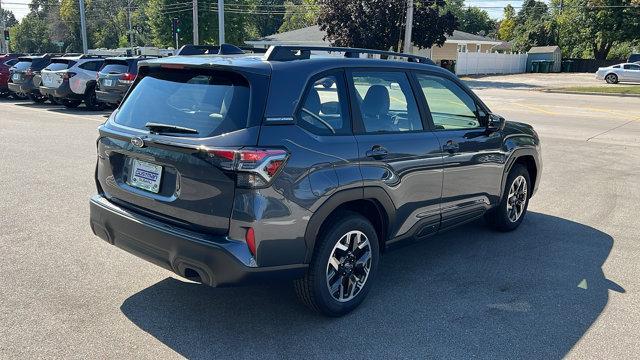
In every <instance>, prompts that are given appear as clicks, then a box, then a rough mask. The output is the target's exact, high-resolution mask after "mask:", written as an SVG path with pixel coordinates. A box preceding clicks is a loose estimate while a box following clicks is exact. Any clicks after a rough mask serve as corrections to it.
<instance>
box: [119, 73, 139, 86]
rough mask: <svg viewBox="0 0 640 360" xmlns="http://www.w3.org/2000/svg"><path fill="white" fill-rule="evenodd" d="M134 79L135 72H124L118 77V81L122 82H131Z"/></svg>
mask: <svg viewBox="0 0 640 360" xmlns="http://www.w3.org/2000/svg"><path fill="white" fill-rule="evenodd" d="M135 79H136V74H131V73H124V74H122V77H121V78H120V82H121V83H123V84H131V83H133V81H134V80H135Z"/></svg>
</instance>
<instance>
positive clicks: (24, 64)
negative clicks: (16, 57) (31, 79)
mask: <svg viewBox="0 0 640 360" xmlns="http://www.w3.org/2000/svg"><path fill="white" fill-rule="evenodd" d="M31 64H32V62H31V61H25V60H20V61H19V62H18V63H17V64H15V65H13V67H14V68H15V69H16V70H27V69H28V68H30V67H31Z"/></svg>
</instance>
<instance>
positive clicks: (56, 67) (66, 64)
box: [45, 61, 76, 71]
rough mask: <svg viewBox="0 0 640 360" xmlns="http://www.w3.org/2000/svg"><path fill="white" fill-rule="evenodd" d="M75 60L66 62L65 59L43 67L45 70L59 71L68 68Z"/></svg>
mask: <svg viewBox="0 0 640 360" xmlns="http://www.w3.org/2000/svg"><path fill="white" fill-rule="evenodd" d="M75 63H76V62H75V61H71V62H67V61H60V62H54V63H51V64H49V65H47V67H46V68H45V69H46V70H51V71H59V70H66V69H68V68H70V67H71V66H73V64H75Z"/></svg>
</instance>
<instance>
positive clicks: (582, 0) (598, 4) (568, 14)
mask: <svg viewBox="0 0 640 360" xmlns="http://www.w3.org/2000/svg"><path fill="white" fill-rule="evenodd" d="M563 5H564V6H563V8H562V9H561V8H560V7H559V4H558V3H557V2H556V3H554V6H555V7H556V13H557V16H556V18H557V22H558V27H559V34H560V39H561V43H562V45H563V47H564V48H565V52H567V53H570V54H572V55H576V54H580V53H582V55H590V56H593V57H595V58H596V59H598V60H604V59H606V58H607V57H608V55H609V52H610V51H611V49H613V48H614V47H616V46H617V45H618V46H619V45H621V44H623V43H625V42H629V41H635V40H637V39H639V38H640V0H565V1H564V4H563Z"/></svg>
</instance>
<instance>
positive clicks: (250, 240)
mask: <svg viewBox="0 0 640 360" xmlns="http://www.w3.org/2000/svg"><path fill="white" fill-rule="evenodd" d="M245 240H246V241H247V246H248V247H249V251H251V254H252V255H253V256H256V235H255V233H254V232H253V228H249V229H247V235H246V239H245Z"/></svg>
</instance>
